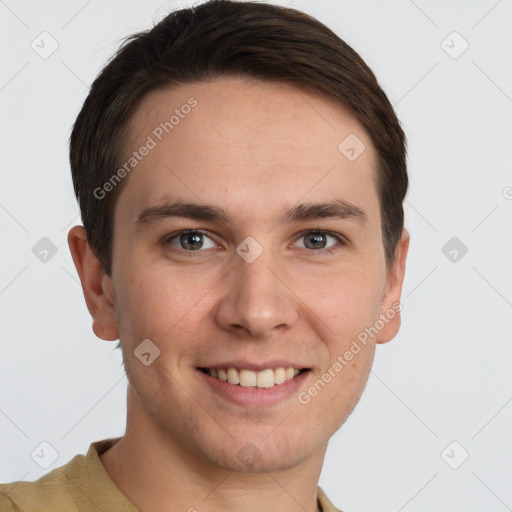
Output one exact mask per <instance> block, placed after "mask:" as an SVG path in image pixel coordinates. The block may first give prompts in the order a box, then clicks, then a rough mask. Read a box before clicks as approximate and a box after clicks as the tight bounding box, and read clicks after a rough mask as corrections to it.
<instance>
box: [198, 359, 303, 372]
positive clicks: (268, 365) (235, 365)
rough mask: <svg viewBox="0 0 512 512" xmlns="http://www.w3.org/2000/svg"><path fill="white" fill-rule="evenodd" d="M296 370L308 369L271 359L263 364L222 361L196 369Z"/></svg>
mask: <svg viewBox="0 0 512 512" xmlns="http://www.w3.org/2000/svg"><path fill="white" fill-rule="evenodd" d="M290 367H291V368H297V369H299V370H302V369H308V368H309V367H307V366H304V365H302V364H299V363H295V362H293V361H285V360H284V359H273V360H272V361H267V362H265V363H258V364H255V363H250V362H248V361H241V360H237V361H234V360H231V361H224V362H222V363H214V364H207V365H201V366H198V368H210V369H212V368H215V369H217V370H218V369H220V368H222V369H226V368H238V369H244V370H252V371H253V372H261V371H263V370H267V369H269V368H270V369H272V370H275V369H276V368H290Z"/></svg>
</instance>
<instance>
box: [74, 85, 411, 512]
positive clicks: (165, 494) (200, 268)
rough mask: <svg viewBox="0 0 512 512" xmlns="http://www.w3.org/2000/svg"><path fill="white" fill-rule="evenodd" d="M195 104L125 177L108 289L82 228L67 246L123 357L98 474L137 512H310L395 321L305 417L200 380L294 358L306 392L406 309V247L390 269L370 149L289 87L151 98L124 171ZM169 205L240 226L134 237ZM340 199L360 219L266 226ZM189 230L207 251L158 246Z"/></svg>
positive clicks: (163, 227) (191, 88) (158, 230)
mask: <svg viewBox="0 0 512 512" xmlns="http://www.w3.org/2000/svg"><path fill="white" fill-rule="evenodd" d="M191 96H193V97H194V98H196V99H197V101H198V105H197V106H196V107H195V108H194V109H193V110H192V111H191V113H190V114H188V115H187V116H185V117H184V119H182V120H180V123H179V125H177V126H176V127H175V128H174V129H173V131H172V133H170V134H169V135H166V136H164V138H163V140H162V142H160V143H158V145H157V146H156V147H155V148H154V149H152V150H151V151H150V153H149V154H148V155H147V156H146V157H145V158H144V159H143V160H142V161H141V162H140V163H139V164H138V165H137V167H136V168H135V169H134V170H133V171H132V172H131V173H130V174H129V176H127V177H126V178H125V182H124V183H123V189H122V191H121V193H120V196H119V198H118V201H117V204H116V208H115V215H114V239H113V251H112V255H113V260H112V261H113V264H112V275H111V277H109V276H106V275H105V273H104V272H103V270H102V268H101V266H100V264H99V262H98V260H97V258H96V257H95V256H94V253H93V251H92V250H91V248H90V246H89V245H88V243H87V239H86V235H85V232H84V229H83V227H81V226H75V227H73V228H72V229H71V231H70V232H69V236H68V241H69V246H70V250H71V253H72V256H73V260H74V262H75V265H76V268H77V271H78V274H79V276H80V279H81V281H82V285H83V290H84V295H85V299H86V302H87V306H88V308H89V311H90V313H91V315H92V318H93V330H94V332H95V334H96V335H97V336H98V337H100V338H101V339H104V340H117V339H120V340H121V342H122V350H123V357H124V364H125V368H126V373H127V376H128V380H129V387H128V418H127V428H126V433H125V435H124V437H123V438H122V440H121V441H119V442H118V443H117V444H116V445H115V446H114V447H112V448H111V449H110V450H108V451H107V452H105V453H104V454H103V455H102V456H101V461H102V463H103V465H104V466H105V469H106V470H107V472H108V473H109V475H110V476H111V478H112V479H113V480H114V482H115V483H116V484H117V485H118V487H119V488H120V489H121V490H122V491H123V493H124V494H126V495H127V496H128V498H129V499H130V500H131V501H132V502H133V503H134V504H135V505H136V506H137V507H138V508H140V509H141V510H152V511H156V512H158V511H178V510H180V511H183V510H189V509H190V508H191V507H195V508H196V509H197V510H208V511H217V510H219V511H220V510H237V511H243V512H253V511H254V512H255V511H259V512H261V511H264V510H268V511H270V510H281V511H285V512H287V511H297V510H301V511H304V510H307V511H311V512H313V511H316V510H318V507H317V503H316V497H317V484H318V479H319V476H320V472H321V468H322V464H323V460H324V455H325V451H326V448H327V443H328V440H329V438H330V437H331V436H332V435H333V434H334V433H335V432H336V430H338V428H339V427H340V426H341V425H342V424H343V422H344V421H345V420H346V419H347V417H348V416H349V414H350V413H351V412H352V410H353V409H354V407H355V405H356V403H357V402H358V400H359V398H360V396H361V393H362V391H363V389H364V386H365V385H366V382H367V379H368V375H369V372H370V369H371V365H372V362H373V357H374V351H375V346H376V344H377V343H385V342H387V341H389V340H391V339H392V338H393V337H394V336H395V335H396V333H397V331H398V329H399V326H400V314H399V312H397V313H396V314H395V315H394V318H392V319H391V320H389V321H388V322H387V323H385V325H384V327H383V328H382V329H381V330H380V331H379V332H378V334H377V335H376V336H375V337H374V338H373V339H370V340H369V341H368V343H367V345H366V346H362V345H361V346H362V350H361V351H360V352H359V353H358V354H357V355H355V356H354V357H353V359H352V360H351V361H350V362H348V363H347V365H346V366H345V367H344V368H343V370H342V371H341V372H338V373H336V376H335V377H334V378H333V379H332V380H331V382H329V383H328V384H327V385H326V386H325V387H324V388H323V389H322V390H321V392H319V393H318V394H317V395H316V396H315V397H313V398H311V400H310V401H309V403H307V404H301V403H300V402H299V401H298V400H297V395H296V394H294V395H293V396H292V397H290V398H288V399H286V400H283V401H281V402H279V403H277V404H275V405H273V406H270V407H263V408H248V407H245V408H244V407H241V406H239V405H235V404H233V403H231V402H228V401H227V400H226V399H224V398H222V397H220V396H219V395H217V394H216V393H214V392H213V391H212V390H211V389H210V388H209V386H208V385H207V384H206V383H205V382H204V379H203V378H202V377H201V375H200V374H198V372H197V370H196V368H197V367H198V366H210V365H209V364H208V362H211V364H212V365H213V363H217V362H221V361H223V360H227V359H232V358H246V359H247V360H249V361H254V362H256V363H258V362H259V361H261V360H262V359H264V360H268V359H272V358H275V359H277V358H282V359H287V360H291V361H295V362H297V363H300V364H301V365H302V366H306V367H308V368H310V369H311V371H310V372H309V374H308V375H307V378H306V380H305V381H304V382H303V385H302V386H301V388H300V391H304V390H306V391H307V389H308V388H310V387H311V385H312V384H313V383H314V382H316V381H317V380H318V379H319V378H320V377H321V376H322V374H324V373H325V372H326V371H327V370H328V369H329V367H331V366H332V364H333V363H334V361H336V358H337V356H340V355H343V354H344V353H345V352H346V351H347V350H348V349H349V347H350V345H351V343H352V342H353V340H354V339H356V338H357V336H358V334H359V333H361V332H362V331H364V329H365V328H367V327H369V326H372V325H374V324H375V322H376V321H377V320H378V319H379V318H380V316H379V315H384V314H385V313H386V312H387V311H389V310H391V309H393V304H396V303H397V302H399V300H400V294H401V289H402V283H403V278H404V272H405V260H406V256H407V249H408V244H409V236H408V234H407V232H406V231H405V230H404V232H403V234H402V237H401V240H400V242H399V244H398V246H397V249H396V254H395V260H394V264H393V265H392V266H391V268H390V269H389V270H388V269H387V268H386V262H385V257H384V247H383V243H382V234H381V218H380V212H379V198H378V195H377V189H376V185H375V178H376V176H375V172H376V171H375V168H376V153H375V150H374V148H373V145H372V143H371V140H370V139H369V137H368V135H367V134H366V133H365V132H364V130H363V128H362V127H361V125H360V124H359V123H358V121H357V120H356V119H355V118H354V117H353V116H352V115H351V114H350V112H349V111H348V110H347V109H345V108H343V107H342V106H340V105H339V104H334V103H331V102H329V101H327V100H326V99H324V98H321V97H318V96H314V95H311V94H307V93H306V92H304V91H301V90H298V89H296V88H294V87H292V86H289V85H286V84H270V83H261V82H257V81H250V80H247V79H242V78H221V79H216V80H214V81H212V82H210V83H208V84H206V83H194V84H188V85H186V86H180V87H178V88H175V89H173V90H165V91H158V92H153V93H150V94H149V95H147V96H146V97H145V98H144V99H143V101H142V103H141V104H139V106H138V108H137V109H136V111H135V112H134V114H133V116H132V117H131V121H130V130H129V136H128V138H127V140H126V145H125V147H126V150H127V151H126V154H127V155H130V154H131V151H133V150H134V149H137V148H139V147H140V146H141V145H142V144H144V142H145V140H146V137H147V136H148V135H149V134H151V132H152V131H153V130H154V129H155V127H156V126H158V125H159V123H160V122H163V121H165V120H166V119H168V117H169V114H168V112H171V113H172V112H173V111H174V109H176V108H179V107H180V106H181V105H183V104H184V103H186V101H187V99H188V98H189V97H191ZM349 134H355V135H357V137H358V138H359V139H361V140H362V141H363V142H364V144H365V145H366V150H365V151H364V152H363V153H362V154H361V155H360V156H359V157H358V158H357V159H356V160H355V161H353V162H351V161H349V160H348V159H347V158H346V157H345V156H344V155H343V154H342V153H341V152H340V151H339V150H338V145H339V144H340V142H341V141H342V140H343V139H345V137H347V136H348V135H349ZM170 199H183V200H189V201H195V202H200V203H209V204H215V205H217V206H220V207H222V208H224V209H225V210H227V212H228V213H229V214H230V215H231V216H232V218H233V220H232V222H231V223H229V224H226V223H223V222H211V221H197V220H192V219H187V218H177V217H170V218H165V219H160V220H159V221H158V222H155V223H149V224H144V225H142V226H137V224H136V219H137V216H138V214H139V213H140V212H141V211H142V210H143V209H145V208H148V207H150V206H154V205H160V204H162V203H164V202H165V201H167V200H170ZM336 199H343V200H344V201H346V202H349V203H350V204H352V205H354V206H357V207H358V208H359V209H361V210H362V211H363V212H364V213H365V214H366V220H361V219H354V218H347V219H337V218H325V219H315V220H304V221H300V222H287V223H283V224H276V221H275V218H276V217H277V216H278V214H279V213H281V211H282V210H283V209H284V210H286V209H290V208H291V207H293V206H294V205H296V204H297V203H299V202H327V201H332V200H336ZM183 229H198V230H201V231H203V232H205V234H206V235H207V236H205V237H203V242H204V246H203V247H204V248H201V249H198V250H195V251H191V250H190V249H189V250H188V253H187V249H186V247H184V246H183V245H180V238H179V237H177V238H174V239H173V241H172V243H171V242H170V241H168V240H167V242H166V241H165V237H166V236H167V238H169V237H168V235H171V234H173V233H177V232H179V231H180V230H183ZM311 229H321V230H326V231H329V232H332V233H335V234H339V235H340V236H341V237H345V239H346V240H347V243H346V245H341V243H340V242H339V241H338V240H337V239H336V238H333V237H331V236H326V237H325V239H321V242H322V243H323V245H322V244H320V247H321V248H323V247H324V246H327V248H330V249H332V252H331V253H330V254H329V253H325V252H324V253H319V249H317V248H315V247H313V248H311V244H310V239H311V234H310V236H309V237H308V236H307V235H308V232H309V230H311ZM248 236H251V237H253V238H254V239H255V240H256V241H257V242H258V244H259V245H260V246H261V247H262V249H263V252H262V254H261V255H260V256H259V257H258V258H257V259H256V260H255V261H254V262H252V263H250V264H249V263H247V262H246V261H245V260H244V259H242V258H241V257H240V256H239V255H238V254H237V252H236V248H237V246H238V245H239V244H240V243H241V242H242V241H243V240H244V239H245V238H246V237H248ZM308 244H309V245H308ZM173 249H174V250H173ZM190 252H194V254H193V257H187V254H190ZM145 339H150V340H151V341H152V342H153V343H154V344H155V345H156V346H158V348H159V349H160V356H159V357H158V358H157V359H156V360H155V361H154V362H153V363H152V364H150V365H149V366H145V365H143V364H142V363H141V362H140V361H139V360H138V359H137V358H136V357H135V356H134V350H135V349H136V347H137V346H138V345H139V344H140V343H141V342H142V340H145ZM247 443H252V444H253V445H255V446H256V447H257V449H258V450H259V452H260V453H261V458H260V459H259V461H258V462H256V463H255V464H254V465H253V466H252V467H248V466H247V465H246V464H244V462H243V461H242V460H240V459H239V458H238V457H237V453H238V452H239V450H240V449H241V448H243V447H244V446H245V445H246V444H247ZM177 490H178V491H177Z"/></svg>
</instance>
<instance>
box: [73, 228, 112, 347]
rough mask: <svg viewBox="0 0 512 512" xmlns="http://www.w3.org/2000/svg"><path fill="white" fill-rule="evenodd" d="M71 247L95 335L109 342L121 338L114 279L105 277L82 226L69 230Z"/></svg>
mask: <svg viewBox="0 0 512 512" xmlns="http://www.w3.org/2000/svg"><path fill="white" fill-rule="evenodd" d="M68 244H69V250H70V251H71V256H72V257H73V262H74V263H75V267H76V270H77V272H78V275H79V276H80V281H81V283H82V290H83V292H84V297H85V302H86V304H87V309H88V310H89V313H90V314H91V316H92V330H93V331H94V334H96V336H98V338H101V339H103V340H107V341H114V340H117V339H119V329H118V327H117V320H116V311H115V303H114V292H113V287H112V279H111V278H110V277H108V276H107V275H106V274H105V271H104V270H103V267H102V266H101V264H100V262H99V260H98V258H97V257H96V255H95V254H94V251H93V250H92V248H91V246H90V245H89V242H88V240H87V234H86V232H85V228H84V227H83V226H74V227H72V228H71V229H70V231H69V233H68Z"/></svg>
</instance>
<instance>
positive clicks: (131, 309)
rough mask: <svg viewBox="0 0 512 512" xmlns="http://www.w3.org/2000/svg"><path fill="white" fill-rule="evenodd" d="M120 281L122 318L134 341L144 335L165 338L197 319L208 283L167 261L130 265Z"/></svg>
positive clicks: (150, 337) (118, 307)
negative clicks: (186, 274)
mask: <svg viewBox="0 0 512 512" xmlns="http://www.w3.org/2000/svg"><path fill="white" fill-rule="evenodd" d="M145 268H146V270H145ZM119 283H120V287H119V294H118V297H119V300H117V299H116V303H117V309H118V317H119V321H120V322H121V323H122V324H123V325H125V326H126V327H127V330H128V331H129V334H128V335H129V336H130V337H131V338H134V342H135V341H136V340H138V339H139V338H141V337H142V339H145V338H149V339H154V340H155V342H157V343H158V341H160V342H163V341H164V339H165V338H169V337H170V336H171V335H172V333H173V332H174V331H176V330H178V329H180V328H182V327H183V326H185V325H187V323H190V322H191V321H193V318H194V317H196V316H197V310H198V309H199V308H198V307H197V305H198V303H200V302H201V298H202V297H203V296H204V285H200V284H199V283H198V282H195V281H194V280H193V279H191V278H187V277H186V276H184V275H183V271H181V272H178V271H171V270H169V268H168V267H167V268H165V267H164V266H163V265H156V266H151V267H144V266H142V265H140V266H133V268H132V269H130V267H127V269H126V272H125V274H124V276H119Z"/></svg>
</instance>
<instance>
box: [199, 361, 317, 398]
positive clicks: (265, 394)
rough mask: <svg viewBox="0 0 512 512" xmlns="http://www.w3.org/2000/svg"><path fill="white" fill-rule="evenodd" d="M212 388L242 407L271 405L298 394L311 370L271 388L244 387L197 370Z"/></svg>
mask: <svg viewBox="0 0 512 512" xmlns="http://www.w3.org/2000/svg"><path fill="white" fill-rule="evenodd" d="M197 371H198V372H199V374H200V375H201V376H202V377H203V378H204V379H205V381H206V382H207V384H209V385H210V386H211V388H212V389H213V390H214V391H215V392H216V393H218V394H219V395H221V396H222V397H224V398H227V399H228V400H230V401H231V402H233V403H235V404H237V405H241V406H242V407H269V406H271V405H274V404H276V403H278V402H281V401H283V400H286V399H287V398H289V397H290V396H292V395H295V396H296V395H297V394H298V391H299V388H300V386H301V385H302V383H303V382H304V381H305V380H306V379H307V378H308V376H309V374H310V373H311V370H309V371H306V372H303V373H301V374H300V375H297V376H295V377H294V378H293V379H291V380H287V381H286V382H284V383H283V384H275V385H274V386H272V387H271V388H256V387H249V388H244V387H242V386H238V385H234V384H230V383H229V382H227V381H222V380H219V379H217V378H216V377H212V376H211V375H208V374H206V373H204V372H202V371H201V370H197Z"/></svg>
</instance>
